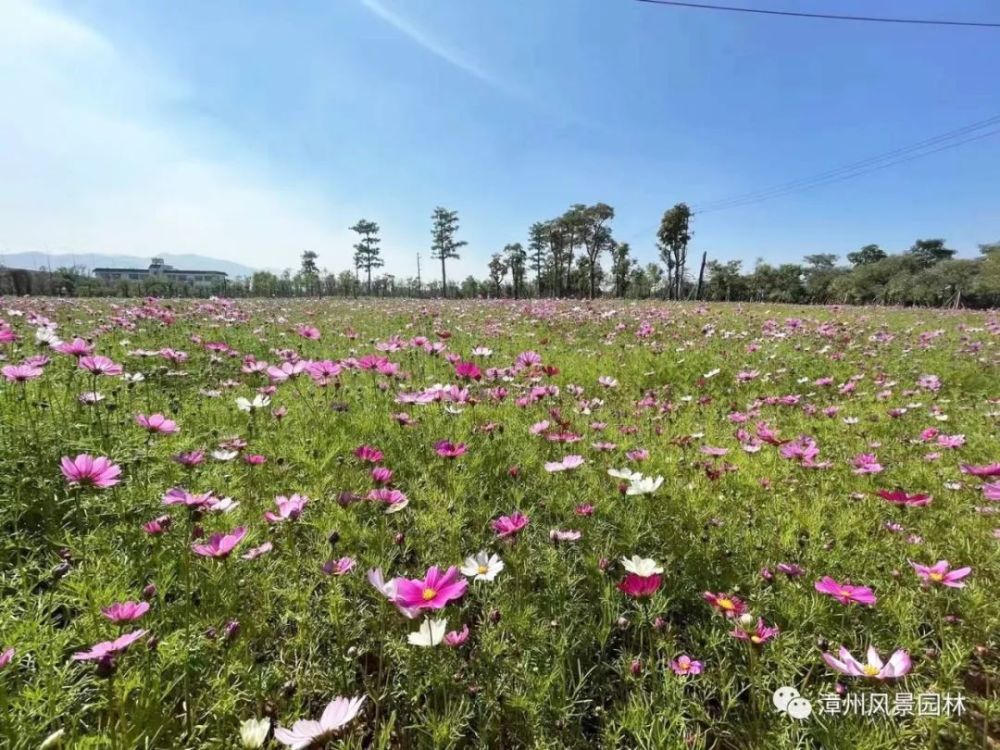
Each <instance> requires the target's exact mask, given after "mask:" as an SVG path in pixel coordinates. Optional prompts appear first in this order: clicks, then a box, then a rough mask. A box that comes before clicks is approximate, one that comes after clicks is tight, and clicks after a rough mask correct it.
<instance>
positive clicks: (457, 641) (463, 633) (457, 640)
mask: <svg viewBox="0 0 1000 750" xmlns="http://www.w3.org/2000/svg"><path fill="white" fill-rule="evenodd" d="M467 640H469V626H468V625H463V626H462V629H461V630H452V631H451V632H450V633H445V635H444V644H445V645H446V646H451V647H452V648H457V647H458V646H461V645H462V644H463V643H465V642H466V641H467Z"/></svg>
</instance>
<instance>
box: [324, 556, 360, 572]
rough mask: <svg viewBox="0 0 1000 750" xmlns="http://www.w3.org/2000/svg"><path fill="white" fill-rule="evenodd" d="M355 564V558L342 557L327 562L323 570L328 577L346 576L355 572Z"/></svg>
mask: <svg viewBox="0 0 1000 750" xmlns="http://www.w3.org/2000/svg"><path fill="white" fill-rule="evenodd" d="M355 564H356V563H355V560H354V558H353V557H342V558H340V559H339V560H327V561H326V562H325V563H323V566H322V568H321V570H322V571H323V572H324V573H326V575H328V576H346V575H347V574H348V573H350V572H351V571H352V570H354V565H355Z"/></svg>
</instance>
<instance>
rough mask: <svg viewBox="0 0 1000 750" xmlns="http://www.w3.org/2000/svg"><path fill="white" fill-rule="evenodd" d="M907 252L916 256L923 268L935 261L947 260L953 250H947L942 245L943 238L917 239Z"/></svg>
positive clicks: (928, 266)
mask: <svg viewBox="0 0 1000 750" xmlns="http://www.w3.org/2000/svg"><path fill="white" fill-rule="evenodd" d="M909 254H910V255H912V256H913V257H914V258H916V260H917V263H919V264H920V265H921V266H922V267H923V268H930V267H931V266H933V265H934V264H935V263H940V262H941V261H943V260H949V259H950V258H951V257H952V256H953V255H954V254H955V251H954V250H949V249H948V248H946V247H945V246H944V240H942V239H934V240H917V241H916V242H914V243H913V247H911V248H910V250H909Z"/></svg>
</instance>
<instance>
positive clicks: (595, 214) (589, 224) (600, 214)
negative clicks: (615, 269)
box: [580, 203, 615, 299]
mask: <svg viewBox="0 0 1000 750" xmlns="http://www.w3.org/2000/svg"><path fill="white" fill-rule="evenodd" d="M614 218H615V210H614V209H613V208H612V207H611V206H609V205H607V204H606V203H595V204H594V205H593V206H588V207H587V208H585V209H583V212H582V213H581V222H580V226H581V240H582V241H583V249H584V252H585V253H586V268H587V280H588V282H589V283H588V286H587V297H588V298H589V299H593V298H594V293H595V292H596V289H597V276H598V273H599V272H600V271H601V265H600V256H601V253H602V252H604V251H605V250H606V249H607V248H609V247H610V246H611V243H612V242H613V240H612V239H611V229H610V228H609V227H608V226H607V222H609V221H611V220H612V219H614Z"/></svg>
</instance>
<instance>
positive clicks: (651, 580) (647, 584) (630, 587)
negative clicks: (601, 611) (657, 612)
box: [618, 573, 663, 599]
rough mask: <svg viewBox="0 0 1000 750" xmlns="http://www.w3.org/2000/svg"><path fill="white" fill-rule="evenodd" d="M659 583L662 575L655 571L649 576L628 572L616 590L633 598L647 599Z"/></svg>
mask: <svg viewBox="0 0 1000 750" xmlns="http://www.w3.org/2000/svg"><path fill="white" fill-rule="evenodd" d="M661 583H663V577H662V576H660V575H659V574H657V573H654V574H653V575H651V576H640V575H636V574H635V573H628V574H627V575H626V576H625V578H624V580H622V582H621V583H619V584H618V590H619V591H621V592H622V593H623V594H626V595H627V596H631V597H632V598H633V599H648V598H649V597H651V596H652V595H653V594H655V593H656V592H657V591H658V590H659V588H660V584H661Z"/></svg>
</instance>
